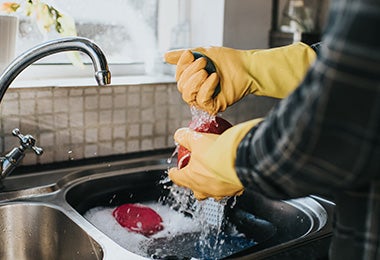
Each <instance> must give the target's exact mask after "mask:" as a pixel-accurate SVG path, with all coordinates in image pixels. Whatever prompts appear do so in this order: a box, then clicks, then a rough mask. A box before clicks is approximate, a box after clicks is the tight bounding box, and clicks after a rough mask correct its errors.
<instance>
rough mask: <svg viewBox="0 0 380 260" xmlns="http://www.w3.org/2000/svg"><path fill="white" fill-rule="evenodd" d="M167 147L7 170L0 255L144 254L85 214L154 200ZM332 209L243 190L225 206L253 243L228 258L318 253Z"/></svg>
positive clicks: (0, 206)
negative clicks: (93, 160) (86, 161)
mask: <svg viewBox="0 0 380 260" xmlns="http://www.w3.org/2000/svg"><path fill="white" fill-rule="evenodd" d="M170 153H171V151H169V150H162V151H152V152H144V153H137V154H131V155H128V156H126V157H127V158H122V159H120V158H116V159H115V158H113V159H107V160H106V159H104V161H103V162H101V163H90V164H88V165H81V166H75V165H73V166H69V167H68V166H64V167H58V168H55V169H44V170H41V171H37V172H30V173H28V174H19V175H14V176H10V177H8V179H5V180H4V181H3V183H2V184H3V187H2V191H1V192H0V244H1V245H2V246H1V247H0V259H5V260H6V259H42V260H43V259H81V260H82V259H146V257H144V256H141V255H138V254H136V253H133V252H131V251H129V250H127V249H125V248H124V247H122V246H121V245H119V244H118V243H117V242H115V241H114V240H113V239H112V237H109V236H107V235H106V234H105V233H104V232H102V231H101V230H100V229H98V228H97V227H95V226H94V225H93V224H92V223H91V222H89V221H88V220H87V219H86V218H85V217H84V216H83V215H84V214H85V213H86V212H87V211H88V210H90V209H92V208H94V207H99V206H100V207H116V206H118V205H121V204H123V203H140V202H151V201H153V202H154V201H158V199H159V198H160V197H162V196H163V192H165V190H164V189H162V186H161V185H160V184H159V182H160V180H162V179H163V176H165V171H166V170H167V168H168V163H167V158H169V156H170ZM333 210H334V204H333V203H331V202H330V201H327V200H324V199H322V198H319V197H313V196H311V197H306V198H300V199H294V200H288V201H273V200H269V199H268V198H265V197H263V196H261V195H259V194H254V193H249V192H245V194H244V195H243V196H241V197H239V198H238V199H237V201H236V205H235V206H234V207H233V208H232V209H231V210H229V212H228V221H229V222H230V223H231V224H233V225H235V226H236V227H237V229H238V230H239V231H240V232H242V233H244V234H245V235H246V236H247V237H249V238H252V239H254V240H255V241H256V242H257V244H256V245H254V246H250V247H248V248H244V249H242V250H241V251H239V252H235V253H234V254H232V255H230V256H228V257H226V258H231V259H233V258H238V259H245V258H246V259H252V258H253V259H297V258H298V257H299V258H298V259H305V255H307V254H308V255H309V257H307V259H318V258H322V257H324V256H325V255H326V254H327V248H328V243H329V239H330V236H331V218H332V213H333ZM247 216H248V217H247ZM251 216H252V217H253V218H252V217H251ZM252 219H259V220H260V221H261V220H262V221H264V222H257V221H253V222H252V221H251V220H252ZM260 223H270V225H269V226H268V225H267V226H266V225H261V224H260ZM188 257H189V258H190V257H191V256H188ZM163 259H165V258H163ZM167 259H169V258H167ZM170 259H175V256H170ZM177 259H183V258H181V257H178V258H177Z"/></svg>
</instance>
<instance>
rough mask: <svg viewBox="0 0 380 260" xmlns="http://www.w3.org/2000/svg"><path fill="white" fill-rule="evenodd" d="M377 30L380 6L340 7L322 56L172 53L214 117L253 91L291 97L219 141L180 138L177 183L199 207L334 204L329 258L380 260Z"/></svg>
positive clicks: (333, 7)
mask: <svg viewBox="0 0 380 260" xmlns="http://www.w3.org/2000/svg"><path fill="white" fill-rule="evenodd" d="M379 25H380V1H378V0H361V1H345V0H335V1H334V0H332V2H331V3H330V8H329V14H328V19H327V23H326V26H325V31H324V33H323V37H322V42H323V43H322V45H321V47H320V50H319V52H318V55H317V57H313V53H312V52H311V51H310V49H309V48H308V47H307V46H305V45H302V44H296V45H291V46H285V47H282V48H274V49H268V50H261V51H260V50H256V51H254V50H251V51H243V50H235V49H230V48H224V47H210V48H196V49H191V50H177V51H170V52H168V53H166V54H165V60H166V61H167V62H169V63H172V64H176V65H177V68H176V79H177V82H178V84H177V85H178V90H179V91H180V92H181V93H182V97H183V99H184V100H185V101H186V102H187V103H188V104H189V105H191V106H195V107H199V108H201V109H204V110H206V111H208V112H209V113H211V114H217V113H218V112H220V111H223V110H225V109H226V108H227V107H228V106H230V105H232V104H233V103H235V102H237V101H238V100H239V99H241V98H242V97H244V96H245V95H247V94H250V93H253V94H256V95H267V96H275V97H281V98H283V99H282V100H281V101H280V102H279V103H278V104H277V105H276V106H275V107H274V108H273V109H272V110H271V111H270V112H269V113H268V114H267V116H266V117H265V118H263V119H253V120H251V121H247V122H243V123H241V124H237V125H235V126H233V127H232V128H230V129H228V130H227V131H225V132H224V133H223V134H221V135H214V134H207V133H195V132H194V131H192V130H190V129H187V128H182V129H179V130H177V131H176V133H175V135H174V139H175V140H176V142H178V143H179V144H180V145H182V146H184V147H186V148H187V149H189V150H190V151H191V159H190V162H189V164H188V165H187V166H186V167H184V168H182V169H177V168H172V169H170V170H169V177H170V178H171V180H172V181H173V182H174V183H176V184H178V185H180V186H186V187H189V188H191V189H192V190H193V192H194V195H195V196H196V197H197V198H198V199H205V198H207V197H214V198H216V199H220V198H222V197H224V196H233V195H239V194H241V193H242V192H244V190H245V189H252V190H255V191H257V192H260V193H262V194H264V195H265V196H267V197H270V198H273V199H290V198H297V197H303V196H307V195H310V194H314V195H320V196H327V197H331V198H333V201H334V203H335V205H336V206H335V216H334V230H333V236H332V241H331V245H330V251H329V258H330V259H339V260H340V259H345V260H347V259H355V260H357V259H367V260H369V259H373V260H375V259H377V260H379V259H380V66H379V64H380V44H379V43H380V34H379V33H378V28H377V27H378V26H379ZM292 48H293V49H292ZM192 51H198V52H201V53H202V54H204V55H205V56H207V57H208V58H209V59H210V60H212V62H213V63H214V65H215V67H216V73H211V74H210V75H209V74H208V73H207V72H206V71H205V70H204V67H205V66H206V64H207V62H206V60H205V59H204V58H198V59H194V56H193V55H192ZM288 51H289V52H288ZM287 54H289V55H287ZM314 55H315V54H314ZM289 57H293V58H289ZM304 68H307V69H306V71H305V70H304ZM298 80H300V81H298ZM218 84H220V90H219V91H217V92H215V91H216V89H217V85H218ZM245 112H248V111H245Z"/></svg>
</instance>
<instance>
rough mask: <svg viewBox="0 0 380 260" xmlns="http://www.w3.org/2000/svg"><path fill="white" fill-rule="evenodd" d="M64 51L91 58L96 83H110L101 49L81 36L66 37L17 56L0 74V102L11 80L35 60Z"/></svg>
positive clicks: (109, 74)
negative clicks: (78, 52) (81, 53)
mask: <svg viewBox="0 0 380 260" xmlns="http://www.w3.org/2000/svg"><path fill="white" fill-rule="evenodd" d="M65 51H81V52H83V53H86V54H87V55H88V56H89V57H90V58H91V60H92V63H93V66H94V69H95V78H96V81H97V82H98V85H101V86H103V85H108V84H110V83H111V73H110V71H109V70H108V64H107V60H106V57H105V55H104V53H103V51H102V50H101V49H100V48H99V46H97V45H96V44H95V43H93V42H92V41H90V40H88V39H86V38H82V37H67V38H60V39H56V40H52V41H49V42H45V43H42V44H40V45H37V46H35V47H34V48H31V49H29V50H28V51H26V52H24V53H23V54H21V55H20V56H18V57H17V58H16V59H15V60H14V61H13V62H12V63H11V64H10V65H9V66H8V67H7V68H6V69H5V70H4V72H3V74H2V75H1V76H0V102H1V100H2V99H3V97H4V94H5V92H6V91H7V89H8V87H9V86H10V84H11V83H12V81H13V80H14V79H15V78H16V77H17V76H18V75H19V74H20V73H21V72H22V71H23V70H24V69H25V68H27V67H28V66H29V65H31V64H32V63H34V62H35V61H37V60H39V59H41V58H43V57H46V56H49V55H52V54H55V53H58V52H65Z"/></svg>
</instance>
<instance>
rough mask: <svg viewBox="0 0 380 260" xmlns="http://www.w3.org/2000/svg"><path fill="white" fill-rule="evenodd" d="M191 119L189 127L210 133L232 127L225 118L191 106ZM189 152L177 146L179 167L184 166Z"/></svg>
mask: <svg viewBox="0 0 380 260" xmlns="http://www.w3.org/2000/svg"><path fill="white" fill-rule="evenodd" d="M191 114H192V120H191V122H190V124H189V128H190V129H193V130H195V131H197V132H200V133H212V134H221V133H223V132H224V131H226V130H227V129H228V128H230V127H232V124H231V123H230V122H228V121H227V120H225V119H223V118H221V117H219V116H213V115H210V114H208V113H207V112H206V111H203V110H199V109H196V108H194V107H192V108H191ZM190 154H191V152H190V151H189V150H187V149H186V148H185V147H183V146H181V145H180V146H179V147H178V163H177V167H178V168H179V169H181V168H183V167H185V166H186V165H187V164H188V163H189V160H190Z"/></svg>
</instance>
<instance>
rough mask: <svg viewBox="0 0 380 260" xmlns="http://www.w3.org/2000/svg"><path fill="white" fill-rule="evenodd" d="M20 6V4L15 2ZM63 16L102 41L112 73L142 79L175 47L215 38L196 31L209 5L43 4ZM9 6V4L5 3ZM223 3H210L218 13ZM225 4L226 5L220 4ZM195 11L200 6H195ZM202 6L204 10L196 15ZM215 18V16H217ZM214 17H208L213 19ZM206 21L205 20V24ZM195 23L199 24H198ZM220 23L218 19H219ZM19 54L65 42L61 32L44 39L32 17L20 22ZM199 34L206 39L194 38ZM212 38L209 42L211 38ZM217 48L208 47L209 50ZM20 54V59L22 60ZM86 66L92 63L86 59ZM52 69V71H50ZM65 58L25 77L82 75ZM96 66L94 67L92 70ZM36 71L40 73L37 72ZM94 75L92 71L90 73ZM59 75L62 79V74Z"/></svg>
mask: <svg viewBox="0 0 380 260" xmlns="http://www.w3.org/2000/svg"><path fill="white" fill-rule="evenodd" d="M14 1H20V0H14ZM42 1H44V2H46V3H47V4H49V5H52V6H54V7H55V8H56V9H58V10H60V11H61V12H63V13H66V14H68V15H70V16H72V17H73V18H74V20H75V23H76V28H77V32H78V36H81V37H86V38H89V39H91V40H93V41H94V42H96V43H97V44H98V45H99V46H100V47H101V48H102V49H103V51H104V52H105V54H106V56H107V59H108V61H109V63H110V67H111V68H112V70H111V71H112V74H113V75H117V74H118V71H120V73H121V74H124V75H125V74H128V73H132V74H136V73H137V74H141V73H144V71H145V72H148V73H149V72H152V71H153V73H154V72H155V71H156V69H157V68H156V67H155V65H157V63H162V55H163V53H164V52H165V51H167V50H168V49H171V48H185V47H189V46H190V45H191V41H192V39H199V38H204V39H206V38H207V39H209V38H210V34H208V33H207V32H206V34H204V32H202V31H200V30H199V29H198V28H195V29H194V28H193V30H191V26H192V25H194V24H195V25H196V26H198V27H199V26H202V27H204V23H203V22H201V23H200V20H199V19H194V14H202V15H204V12H205V10H206V12H207V9H204V8H205V7H206V6H207V5H208V4H207V3H204V1H203V0H109V1H104V0H81V1H77V0H64V1H59V0H42ZM2 2H5V1H2ZM216 2H218V0H212V1H209V3H210V4H209V5H210V6H212V10H213V11H214V10H215V3H216ZM219 5H220V4H219ZM194 6H195V7H194ZM198 7H202V9H203V10H202V11H195V12H194V11H193V12H191V11H192V9H195V8H196V9H198ZM213 13H215V12H213ZM213 13H209V14H208V16H209V17H207V18H210V19H211V20H213V19H212V17H211V16H212V15H213ZM204 17H205V16H203V17H202V21H204ZM192 20H193V21H195V23H194V22H193V23H192ZM214 20H215V19H214ZM19 32H20V33H19V39H18V44H17V51H16V52H17V54H20V53H21V52H23V51H25V50H27V49H29V48H31V47H33V46H35V45H37V44H39V43H41V42H43V41H47V40H50V39H54V38H57V37H59V36H58V34H57V33H56V32H49V33H48V34H47V35H45V36H43V35H42V34H41V33H40V32H39V31H38V28H37V26H36V24H35V23H33V21H31V19H30V18H25V17H20V25H19ZM192 32H193V33H194V32H196V33H197V34H198V35H201V37H199V36H198V37H194V36H193V35H192ZM205 37H206V38H205ZM209 44H212V43H207V45H209ZM17 54H16V55H17ZM82 57H83V61H84V62H85V63H90V60H89V58H88V57H87V56H86V55H83V56H82ZM58 64H59V65H66V67H65V68H63V69H61V68H60V69H58V70H57V69H54V70H52V69H51V67H52V66H50V65H58ZM46 65H49V66H46ZM69 65H70V62H69V60H68V59H67V56H66V55H65V54H62V53H60V54H55V55H52V56H50V57H46V58H44V59H42V60H40V61H39V62H37V66H33V67H35V68H36V67H39V68H44V69H46V67H49V68H47V69H48V70H49V73H43V74H42V73H41V72H38V73H36V72H34V71H33V69H32V70H30V69H29V68H28V69H27V70H29V73H28V72H26V73H25V72H24V73H23V76H25V75H26V77H27V78H33V77H35V76H36V75H39V76H41V75H43V76H44V77H46V76H50V77H57V76H59V74H61V73H64V74H70V75H74V76H75V75H77V74H78V73H79V74H81V72H80V71H78V69H76V68H73V66H69ZM88 66H90V64H89V65H88ZM35 68H34V69H35ZM84 73H86V75H88V74H87V73H88V71H86V72H84ZM57 74H58V75H57Z"/></svg>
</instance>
